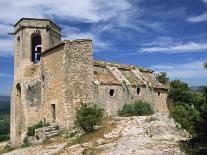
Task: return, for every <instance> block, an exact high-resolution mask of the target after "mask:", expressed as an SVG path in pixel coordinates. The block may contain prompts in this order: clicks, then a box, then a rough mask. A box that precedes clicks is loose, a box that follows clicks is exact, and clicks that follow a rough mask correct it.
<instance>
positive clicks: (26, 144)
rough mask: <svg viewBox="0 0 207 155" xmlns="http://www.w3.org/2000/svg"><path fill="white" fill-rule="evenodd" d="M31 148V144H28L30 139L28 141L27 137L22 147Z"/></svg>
mask: <svg viewBox="0 0 207 155" xmlns="http://www.w3.org/2000/svg"><path fill="white" fill-rule="evenodd" d="M29 146H30V144H29V142H28V139H27V137H25V138H24V140H23V144H22V145H21V147H22V148H25V147H29Z"/></svg>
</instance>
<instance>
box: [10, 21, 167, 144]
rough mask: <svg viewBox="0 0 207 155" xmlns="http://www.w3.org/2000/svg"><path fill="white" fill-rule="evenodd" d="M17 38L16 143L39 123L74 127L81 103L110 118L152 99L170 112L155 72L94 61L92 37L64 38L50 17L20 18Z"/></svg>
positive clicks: (160, 109)
mask: <svg viewBox="0 0 207 155" xmlns="http://www.w3.org/2000/svg"><path fill="white" fill-rule="evenodd" d="M14 39H15V41H14V44H15V53H14V57H15V58H14V61H15V63H14V84H13V89H12V93H11V97H12V99H11V142H12V144H13V145H14V146H19V145H20V144H21V142H22V141H23V139H24V137H25V135H26V132H27V128H28V127H29V126H32V125H33V124H36V123H38V122H39V121H44V122H46V123H55V124H57V125H59V126H60V127H61V128H63V129H69V128H71V127H73V126H74V124H73V123H74V116H75V108H77V107H79V106H80V103H82V102H86V103H88V102H93V103H97V104H98V105H99V106H100V107H103V108H104V109H105V110H106V112H107V113H108V115H112V116H116V115H117V111H118V110H119V109H120V108H121V107H122V106H123V104H129V103H131V102H133V101H135V100H144V101H147V102H149V103H150V104H151V106H152V107H153V108H154V110H155V111H156V112H161V113H166V112H168V109H167V92H168V87H167V86H165V85H162V84H161V83H159V82H158V81H157V80H156V79H155V77H154V75H153V71H151V70H149V69H145V68H141V67H138V66H129V65H121V64H114V63H107V62H100V61H95V60H94V59H93V55H92V54H93V53H92V40H90V39H80V40H65V41H61V29H60V28H59V27H58V25H56V24H55V23H53V22H52V21H50V20H47V19H31V18H22V19H21V20H19V21H18V22H17V23H16V24H15V25H14ZM39 57H40V58H39Z"/></svg>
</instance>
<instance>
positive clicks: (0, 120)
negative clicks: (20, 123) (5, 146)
mask: <svg viewBox="0 0 207 155" xmlns="http://www.w3.org/2000/svg"><path fill="white" fill-rule="evenodd" d="M9 128H10V120H9V115H6V114H0V142H1V141H6V140H9V131H10V129H9Z"/></svg>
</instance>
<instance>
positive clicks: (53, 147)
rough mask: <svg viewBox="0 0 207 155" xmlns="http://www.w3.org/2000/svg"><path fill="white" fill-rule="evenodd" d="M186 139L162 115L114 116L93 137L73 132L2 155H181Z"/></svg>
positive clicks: (185, 133)
mask: <svg viewBox="0 0 207 155" xmlns="http://www.w3.org/2000/svg"><path fill="white" fill-rule="evenodd" d="M72 133H73V134H72ZM188 138H189V134H188V133H187V132H186V131H185V130H182V129H181V128H180V126H179V125H178V124H177V123H175V122H174V120H173V119H172V118H169V116H167V115H164V114H154V115H152V116H139V117H125V118H123V117H116V118H113V119H110V120H108V121H107V122H106V123H105V124H104V125H103V126H102V127H101V128H99V129H98V130H97V131H96V132H95V133H94V134H82V132H80V131H79V130H77V129H74V131H70V133H67V134H66V133H63V134H61V135H59V136H58V137H56V138H53V139H52V140H50V141H48V142H46V143H45V144H44V145H37V146H31V147H27V148H21V149H17V150H14V151H12V152H9V153H6V154H5V155H19V154H21V155H28V154H41V155H49V154H62V155H68V154H70V155H79V154H85V155H93V154H97V155H121V154H122V155H161V154H163V155H173V154H177V155H181V154H184V153H183V152H182V151H181V150H180V148H179V141H180V140H186V139H188Z"/></svg>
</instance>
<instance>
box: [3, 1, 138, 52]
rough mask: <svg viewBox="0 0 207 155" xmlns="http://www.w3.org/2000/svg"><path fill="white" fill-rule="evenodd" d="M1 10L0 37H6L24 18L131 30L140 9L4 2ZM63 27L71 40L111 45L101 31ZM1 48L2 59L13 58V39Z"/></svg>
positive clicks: (91, 3)
mask: <svg viewBox="0 0 207 155" xmlns="http://www.w3.org/2000/svg"><path fill="white" fill-rule="evenodd" d="M0 10H1V14H0V21H1V22H0V35H2V36H3V35H4V36H5V35H6V34H7V33H8V32H12V31H13V28H12V25H13V24H14V23H15V22H17V21H18V20H19V19H20V18H23V17H28V18H50V19H53V18H59V19H64V20H65V21H73V22H74V21H75V22H80V23H93V24H94V25H95V26H96V24H97V23H101V22H106V21H110V22H109V23H116V24H118V25H120V26H126V27H127V26H129V25H131V24H129V22H130V21H131V19H132V18H134V16H133V15H135V13H136V7H133V5H132V3H131V1H129V0H113V1H108V0H76V1H74V0H18V1H16V0H10V1H5V0H4V1H0ZM115 21H116V22H115ZM62 28H63V32H65V34H66V35H68V36H70V38H73V39H77V38H79V37H85V36H86V37H87V38H88V37H92V38H93V39H95V41H94V43H96V44H97V45H95V46H96V47H100V48H106V47H108V46H110V44H109V42H106V41H105V42H104V41H102V40H101V38H100V37H99V35H98V33H97V32H96V33H95V32H93V31H90V30H89V31H88V32H84V33H81V32H80V31H79V29H77V28H75V27H68V26H67V25H63V27H62ZM108 30H109V29H108ZM96 31H97V30H96ZM70 32H72V33H70ZM65 34H64V33H63V35H65ZM0 49H1V51H0V56H9V55H12V53H13V52H11V51H12V49H13V43H12V39H11V38H6V39H5V38H3V39H2V38H0Z"/></svg>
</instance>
